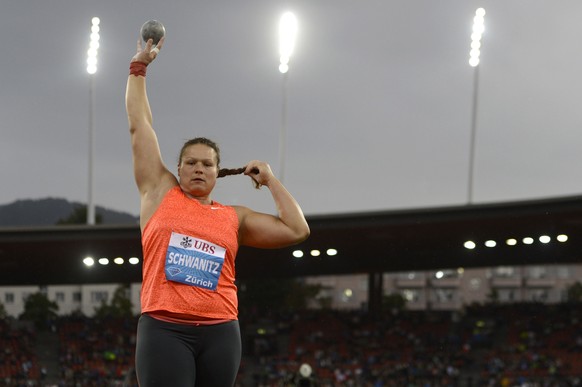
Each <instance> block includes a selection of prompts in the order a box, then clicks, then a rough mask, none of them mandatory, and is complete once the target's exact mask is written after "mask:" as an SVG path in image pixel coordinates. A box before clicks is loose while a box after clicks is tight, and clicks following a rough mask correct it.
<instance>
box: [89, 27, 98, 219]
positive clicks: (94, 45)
mask: <svg viewBox="0 0 582 387" xmlns="http://www.w3.org/2000/svg"><path fill="white" fill-rule="evenodd" d="M100 22H101V20H100V19H99V18H98V17H94V18H92V19H91V35H90V42H89V50H87V73H89V155H88V157H89V162H88V164H89V173H88V180H89V184H88V193H87V224H89V225H93V224H95V204H94V202H93V189H94V188H93V180H94V177H93V158H94V153H95V133H94V131H95V130H94V127H95V118H94V117H95V112H94V111H95V73H96V72H97V54H98V53H99V40H100V39H101V37H100V35H99V31H100V28H99V23H100Z"/></svg>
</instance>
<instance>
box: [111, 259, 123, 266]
mask: <svg viewBox="0 0 582 387" xmlns="http://www.w3.org/2000/svg"><path fill="white" fill-rule="evenodd" d="M113 262H114V263H115V264H117V265H122V264H123V262H124V260H123V258H121V257H117V258H115V259H114V260H113Z"/></svg>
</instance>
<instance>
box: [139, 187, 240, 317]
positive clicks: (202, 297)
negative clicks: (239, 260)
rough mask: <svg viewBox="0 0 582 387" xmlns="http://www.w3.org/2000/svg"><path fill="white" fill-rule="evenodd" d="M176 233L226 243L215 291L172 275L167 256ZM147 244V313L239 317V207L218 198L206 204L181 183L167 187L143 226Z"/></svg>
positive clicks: (144, 296)
mask: <svg viewBox="0 0 582 387" xmlns="http://www.w3.org/2000/svg"><path fill="white" fill-rule="evenodd" d="M176 234H180V236H183V235H187V236H189V237H192V238H189V240H192V239H193V240H195V241H205V242H208V244H209V245H212V246H215V247H216V249H219V250H221V251H222V249H221V248H224V250H225V252H224V263H223V264H222V270H221V271H220V275H219V277H218V283H217V286H216V289H215V290H211V289H206V288H202V287H199V286H194V285H192V284H185V283H181V282H175V281H172V280H168V279H167V278H168V277H169V278H172V277H171V275H169V274H167V272H166V271H167V269H168V267H167V266H166V265H167V261H168V262H169V261H171V259H172V256H173V253H170V250H169V245H170V239H172V240H174V239H175V238H174V237H172V235H176ZM205 242H204V243H203V244H204V245H206V243H205ZM188 246H190V245H188ZM142 247H143V255H144V259H143V282H142V290H141V311H142V313H147V312H158V313H160V312H161V313H162V314H163V313H170V314H179V315H182V316H184V315H189V316H192V319H196V318H200V317H202V318H211V319H230V320H234V319H237V315H238V300H237V288H236V285H235V284H234V280H235V265H234V261H235V258H236V254H237V251H238V216H237V214H236V211H235V210H234V208H232V207H228V206H223V205H221V204H219V203H216V202H214V203H213V204H212V205H203V204H201V203H200V202H198V201H197V200H196V199H191V198H189V197H187V196H186V195H185V194H184V193H183V192H182V190H181V189H180V187H179V186H176V187H174V188H172V189H171V190H170V191H168V193H167V194H166V196H165V197H164V199H163V200H162V203H161V204H160V207H159V208H158V209H157V210H156V212H155V213H154V215H153V216H152V218H151V219H150V220H149V221H148V223H147V224H146V226H145V227H144V230H143V232H142ZM197 267H199V266H197ZM170 270H171V269H170Z"/></svg>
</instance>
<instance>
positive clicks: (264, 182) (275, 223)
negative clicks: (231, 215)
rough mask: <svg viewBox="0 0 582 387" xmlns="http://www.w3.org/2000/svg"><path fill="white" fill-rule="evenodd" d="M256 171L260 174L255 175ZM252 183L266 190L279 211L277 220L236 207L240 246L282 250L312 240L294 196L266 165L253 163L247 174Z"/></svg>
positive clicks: (273, 217)
mask: <svg viewBox="0 0 582 387" xmlns="http://www.w3.org/2000/svg"><path fill="white" fill-rule="evenodd" d="M256 170H258V171H259V172H258V173H256ZM245 174H246V175H250V176H251V177H252V178H253V180H255V181H256V182H257V183H259V184H260V185H261V186H266V187H267V188H268V189H269V190H270V191H271V195H272V197H273V201H274V202H275V205H276V207H277V216H274V215H270V214H264V213H260V212H255V211H253V210H251V209H249V208H246V207H236V209H237V213H238V215H239V221H240V228H239V239H240V244H241V245H246V246H252V247H259V248H279V247H285V246H290V245H294V244H297V243H300V242H302V241H304V240H305V239H307V238H308V237H309V233H310V230H309V225H308V224H307V221H306V220H305V216H304V215H303V211H302V210H301V207H300V206H299V204H298V203H297V201H296V200H295V199H294V198H293V196H292V195H291V193H289V191H287V189H286V188H285V187H284V186H283V184H282V183H281V182H280V181H279V180H278V179H277V178H276V177H275V176H274V175H273V172H272V171H271V167H270V166H269V165H268V164H267V163H264V162H260V161H251V162H250V163H249V164H248V165H247V166H246V170H245Z"/></svg>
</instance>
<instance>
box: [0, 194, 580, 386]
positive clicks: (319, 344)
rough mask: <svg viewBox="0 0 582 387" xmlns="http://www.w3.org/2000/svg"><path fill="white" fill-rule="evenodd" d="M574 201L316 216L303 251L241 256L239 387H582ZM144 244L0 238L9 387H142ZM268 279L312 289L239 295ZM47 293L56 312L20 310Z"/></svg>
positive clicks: (69, 233) (80, 237)
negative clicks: (118, 309) (136, 366)
mask: <svg viewBox="0 0 582 387" xmlns="http://www.w3.org/2000/svg"><path fill="white" fill-rule="evenodd" d="M581 204H582V197H568V198H560V199H551V200H540V201H528V202H516V203H503V204H489V205H474V206H473V205H472V206H461V207H450V208H436V209H424V210H423V209H418V210H413V211H390V212H375V213H362V214H343V215H330V216H318V217H309V218H308V221H309V223H310V226H311V229H312V236H311V237H310V238H309V239H308V240H307V241H305V242H303V243H302V244H300V245H298V246H294V247H293V248H289V249H281V250H272V251H269V250H267V251H260V250H254V249H246V248H245V249H241V251H240V253H239V256H238V258H237V271H238V277H239V281H240V283H239V291H240V294H241V305H240V321H241V329H242V334H243V352H244V355H243V362H242V364H241V368H240V373H239V377H238V380H237V385H238V386H263V387H269V386H273V387H275V386H277V387H278V386H304V385H312V386H316V385H317V386H373V387H376V386H378V387H379V386H577V385H581V383H582V379H581V376H580V375H582V371H581V370H582V323H581V321H582V303H581V301H582V299H581V298H580V291H579V286H580V284H579V282H578V281H579V278H580V275H581V274H582V266H581V265H580V251H582V250H581V247H582V246H581V242H580V239H579V235H580V227H581V222H580V219H582V217H581V215H582V210H581V208H582V206H581ZM139 238H140V235H139V229H138V228H137V227H136V226H134V225H132V226H111V225H96V226H58V227H36V228H6V229H0V284H1V285H2V286H1V287H0V303H1V304H2V307H1V309H0V312H1V314H2V318H1V319H0V348H2V352H1V353H0V385H3V386H137V381H136V380H135V373H134V371H133V361H134V359H133V355H134V352H133V351H134V346H135V327H136V323H137V318H138V315H139V287H140V279H141V253H140V251H141V248H140V239H139ZM88 258H91V259H88ZM267 277H268V278H271V279H274V280H275V281H277V282H279V283H280V284H284V283H285V284H287V283H289V281H292V282H295V283H299V284H300V285H301V286H303V288H310V289H317V292H316V293H315V294H312V296H310V297H306V301H307V303H305V304H302V305H300V306H297V305H293V306H288V307H285V308H281V307H275V305H271V307H269V305H267V306H266V307H265V305H259V304H258V302H255V301H256V300H254V299H253V298H252V297H250V296H249V294H250V293H246V292H250V291H249V290H248V289H249V288H251V287H252V284H254V283H257V282H261V281H264V278H267ZM281 286H282V285H281ZM272 289H273V290H275V289H274V287H273V288H272ZM288 289H291V288H288ZM120 290H121V292H120ZM576 290H578V291H577V292H576ZM273 293H276V292H274V291H273ZM38 294H41V295H43V296H44V297H45V298H46V299H47V301H48V302H49V303H50V305H53V306H55V305H56V307H55V308H52V309H51V310H53V311H54V313H50V314H47V315H42V316H40V318H39V316H38V314H36V315H35V314H34V313H33V312H34V310H33V311H31V310H30V305H28V307H27V301H30V300H31V296H33V295H38ZM120 294H122V295H123V296H124V297H125V298H126V299H127V300H128V301H129V305H131V310H130V313H128V314H126V315H123V316H119V315H116V313H115V309H114V308H113V305H114V304H115V300H119V295H120ZM302 366H303V367H302ZM305 369H308V370H309V372H303V371H304V370H305ZM300 370H302V371H301V372H300Z"/></svg>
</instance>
